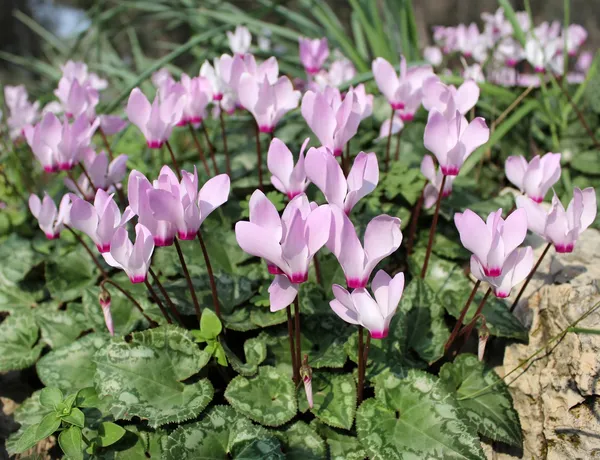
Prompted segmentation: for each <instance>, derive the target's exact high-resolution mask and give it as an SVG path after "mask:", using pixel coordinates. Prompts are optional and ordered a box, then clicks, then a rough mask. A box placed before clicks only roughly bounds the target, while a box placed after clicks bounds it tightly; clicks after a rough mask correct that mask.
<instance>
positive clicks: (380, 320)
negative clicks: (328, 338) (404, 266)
mask: <svg viewBox="0 0 600 460" xmlns="http://www.w3.org/2000/svg"><path fill="white" fill-rule="evenodd" d="M371 289H372V291H373V294H374V295H375V298H374V299H373V297H371V294H369V291H367V290H366V289H365V288H361V289H355V290H354V291H352V293H349V292H348V291H347V290H346V289H344V288H343V287H342V286H339V285H338V284H334V285H333V295H334V296H335V300H332V301H331V302H329V305H330V306H331V309H332V310H333V311H334V312H335V314H336V315H338V316H339V317H340V318H342V319H343V320H344V321H346V322H347V323H350V324H360V325H361V326H363V327H365V328H366V329H368V330H369V332H370V333H371V337H372V338H374V339H384V338H385V337H387V335H388V331H389V328H390V322H391V321H392V317H393V316H394V313H396V309H397V308H398V304H399V303H400V299H401V298H402V292H403V291H404V273H398V274H397V275H396V276H394V277H393V278H391V277H390V276H389V275H388V274H387V273H386V272H384V271H383V270H379V271H378V272H377V273H376V274H375V277H374V278H373V282H372V283H371Z"/></svg>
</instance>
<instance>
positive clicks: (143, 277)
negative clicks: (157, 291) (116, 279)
mask: <svg viewBox="0 0 600 460" xmlns="http://www.w3.org/2000/svg"><path fill="white" fill-rule="evenodd" d="M129 281H131V282H132V283H133V284H139V283H143V282H144V281H146V275H134V276H130V277H129Z"/></svg>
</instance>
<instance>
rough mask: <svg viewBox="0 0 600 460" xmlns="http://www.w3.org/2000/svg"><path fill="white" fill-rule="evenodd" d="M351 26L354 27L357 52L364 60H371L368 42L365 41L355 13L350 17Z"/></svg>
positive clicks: (353, 33) (353, 32)
mask: <svg viewBox="0 0 600 460" xmlns="http://www.w3.org/2000/svg"><path fill="white" fill-rule="evenodd" d="M350 26H351V27H352V35H353V36H354V44H355V45H356V50H357V51H358V52H359V53H360V55H361V57H362V58H363V59H364V60H367V59H369V50H368V49H367V42H366V41H365V33H364V31H363V29H362V26H361V25H360V20H359V19H358V17H357V15H356V12H354V11H353V12H352V15H351V16H350Z"/></svg>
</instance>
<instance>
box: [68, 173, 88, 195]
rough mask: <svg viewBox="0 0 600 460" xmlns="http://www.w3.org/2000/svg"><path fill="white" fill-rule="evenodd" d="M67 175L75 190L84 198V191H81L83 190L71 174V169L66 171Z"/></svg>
mask: <svg viewBox="0 0 600 460" xmlns="http://www.w3.org/2000/svg"><path fill="white" fill-rule="evenodd" d="M67 177H68V178H69V179H71V182H73V184H74V185H75V187H76V188H77V191H78V192H79V193H80V194H81V196H82V197H83V199H84V200H85V193H83V190H81V187H80V186H79V182H77V181H76V180H75V176H73V173H72V172H71V170H68V171H67Z"/></svg>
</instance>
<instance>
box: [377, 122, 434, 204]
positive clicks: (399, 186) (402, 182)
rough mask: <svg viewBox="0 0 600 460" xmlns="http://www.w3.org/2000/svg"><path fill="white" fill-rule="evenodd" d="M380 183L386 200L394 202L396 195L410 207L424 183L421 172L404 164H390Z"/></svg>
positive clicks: (419, 193) (415, 200)
mask: <svg viewBox="0 0 600 460" xmlns="http://www.w3.org/2000/svg"><path fill="white" fill-rule="evenodd" d="M388 116H389V115H388ZM381 182H382V183H381V186H382V189H383V193H384V195H385V197H386V198H387V199H388V200H394V199H395V198H396V197H397V196H398V195H402V196H403V197H404V199H405V200H406V201H408V203H409V204H410V205H414V204H415V203H416V202H417V200H418V199H419V196H420V195H421V191H422V190H423V185H424V183H425V181H424V180H423V175H422V174H421V171H419V169H418V168H415V167H414V166H412V165H409V164H407V163H404V162H394V163H392V167H391V168H390V172H389V173H387V174H386V175H385V176H384V177H383V180H382V181H381Z"/></svg>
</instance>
